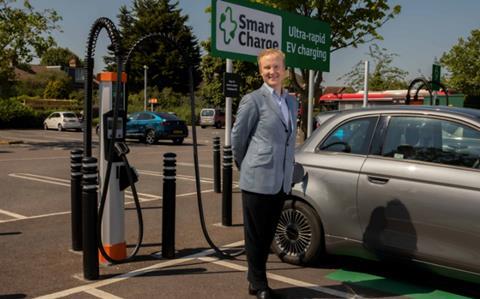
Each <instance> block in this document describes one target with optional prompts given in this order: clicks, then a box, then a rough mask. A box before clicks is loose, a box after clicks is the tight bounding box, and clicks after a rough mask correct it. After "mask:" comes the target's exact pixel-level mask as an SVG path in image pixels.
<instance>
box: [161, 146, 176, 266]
mask: <svg viewBox="0 0 480 299" xmlns="http://www.w3.org/2000/svg"><path fill="white" fill-rule="evenodd" d="M176 157H177V155H176V154H174V153H165V154H164V155H163V206H162V256H163V257H165V258H169V259H173V258H175V196H176V183H175V181H176V179H175V176H176V173H177V172H176Z"/></svg>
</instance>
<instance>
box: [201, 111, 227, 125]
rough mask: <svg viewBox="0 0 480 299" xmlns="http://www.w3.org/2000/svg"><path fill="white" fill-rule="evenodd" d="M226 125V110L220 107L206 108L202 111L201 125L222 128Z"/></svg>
mask: <svg viewBox="0 0 480 299" xmlns="http://www.w3.org/2000/svg"><path fill="white" fill-rule="evenodd" d="M224 125H225V111H223V110H222V109H219V108H204V109H202V111H200V127H201V128H202V129H204V128H206V127H207V126H213V127H215V128H217V129H220V128H221V127H223V126H224Z"/></svg>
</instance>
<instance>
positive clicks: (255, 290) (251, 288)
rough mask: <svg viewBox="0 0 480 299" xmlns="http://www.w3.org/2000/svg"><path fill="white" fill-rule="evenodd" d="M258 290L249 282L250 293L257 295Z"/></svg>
mask: <svg viewBox="0 0 480 299" xmlns="http://www.w3.org/2000/svg"><path fill="white" fill-rule="evenodd" d="M257 292H258V289H256V288H254V287H253V285H252V284H251V283H249V284H248V293H249V294H250V295H256V294H257Z"/></svg>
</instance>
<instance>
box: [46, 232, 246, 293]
mask: <svg viewBox="0 0 480 299" xmlns="http://www.w3.org/2000/svg"><path fill="white" fill-rule="evenodd" d="M242 244H243V241H238V242H235V243H232V244H229V245H226V246H224V247H236V246H241V245H242ZM212 253H214V251H213V250H212V249H207V250H204V251H201V252H199V253H195V254H192V255H189V256H186V257H183V258H178V259H174V260H169V261H165V262H161V263H158V264H155V265H152V266H149V267H145V268H142V269H137V270H133V271H131V272H127V273H124V274H121V275H117V276H114V277H112V278H108V279H105V280H101V281H97V282H94V283H91V284H87V285H82V286H79V287H75V288H71V289H67V290H63V291H60V292H56V293H52V294H48V295H44V296H40V297H37V298H38V299H54V298H61V297H66V296H70V295H73V294H77V293H80V292H86V291H88V290H92V289H96V288H100V287H103V286H106V285H110V284H113V283H116V282H120V281H123V280H126V279H128V278H132V277H135V276H139V275H144V274H147V273H149V272H153V271H156V270H158V269H161V268H166V267H170V266H174V265H178V264H182V263H185V262H188V261H192V260H194V259H196V258H199V257H204V256H207V255H209V254H212Z"/></svg>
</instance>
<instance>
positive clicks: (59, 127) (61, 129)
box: [57, 124, 63, 132]
mask: <svg viewBox="0 0 480 299" xmlns="http://www.w3.org/2000/svg"><path fill="white" fill-rule="evenodd" d="M57 130H58V131H59V132H61V131H63V127H62V124H58V127H57Z"/></svg>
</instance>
